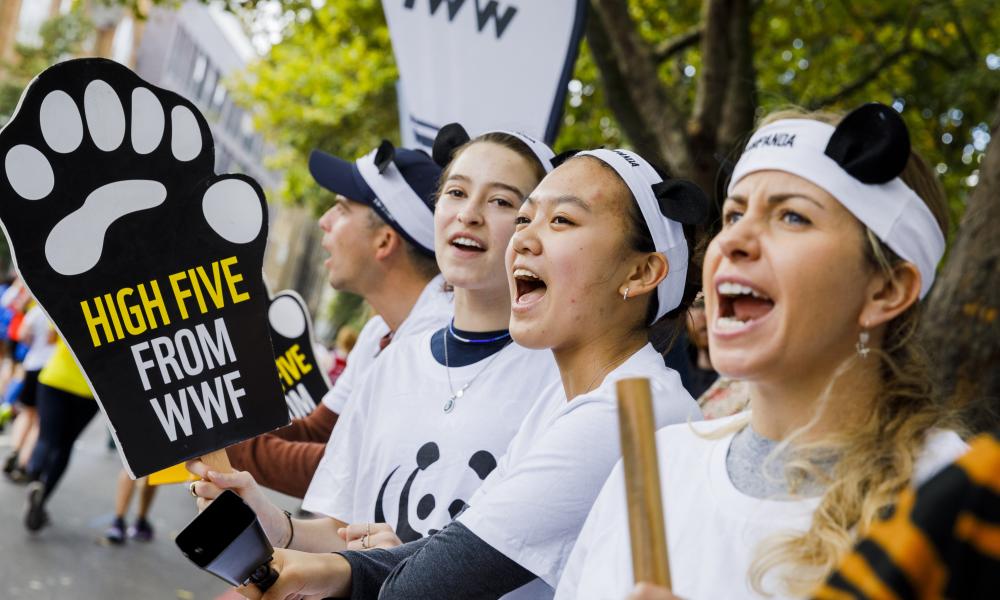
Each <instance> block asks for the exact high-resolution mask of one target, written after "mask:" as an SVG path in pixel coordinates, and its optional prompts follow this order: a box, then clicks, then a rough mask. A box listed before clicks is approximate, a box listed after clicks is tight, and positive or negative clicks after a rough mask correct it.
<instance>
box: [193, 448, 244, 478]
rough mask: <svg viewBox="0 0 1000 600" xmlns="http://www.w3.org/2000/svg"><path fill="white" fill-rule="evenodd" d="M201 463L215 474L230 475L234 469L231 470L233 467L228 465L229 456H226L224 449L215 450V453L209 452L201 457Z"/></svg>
mask: <svg viewBox="0 0 1000 600" xmlns="http://www.w3.org/2000/svg"><path fill="white" fill-rule="evenodd" d="M201 462H203V463H205V464H206V465H208V468H209V469H211V470H213V471H215V472H217V473H232V472H233V471H235V470H236V469H233V465H231V464H230V463H229V455H228V454H226V449H225V448H223V449H222V450H216V451H215V452H209V453H208V454H206V455H204V456H202V457H201Z"/></svg>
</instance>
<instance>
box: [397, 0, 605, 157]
mask: <svg viewBox="0 0 1000 600" xmlns="http://www.w3.org/2000/svg"><path fill="white" fill-rule="evenodd" d="M382 6H383V8H384V9H385V18H386V21H387V22H388V24H389V33H390V35H391V36H392V47H393V51H394V53H395V56H396V64H397V65H398V67H399V76H400V83H401V85H400V86H399V88H398V90H399V92H400V93H399V102H400V118H401V121H400V130H401V132H402V139H403V145H404V146H407V147H411V148H424V149H426V150H428V151H429V150H430V147H431V145H432V144H433V142H434V136H435V134H436V133H437V130H438V128H440V127H441V126H443V125H445V124H447V123H452V122H456V121H457V122H459V123H461V124H462V125H463V126H464V127H465V128H466V130H467V131H469V133H471V134H473V135H476V134H479V133H482V132H484V131H487V130H493V129H513V130H517V131H520V132H523V133H526V134H528V135H531V136H535V137H539V138H542V139H544V140H545V141H546V142H549V143H551V142H552V141H553V140H554V138H555V136H556V133H557V131H558V129H559V121H560V118H561V115H562V107H563V101H564V100H565V96H566V84H567V83H568V81H569V78H570V75H571V74H572V72H573V63H574V62H575V61H576V56H577V51H578V49H579V45H580V37H581V35H582V33H583V24H584V16H585V11H586V0H382Z"/></svg>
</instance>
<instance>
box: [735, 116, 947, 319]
mask: <svg viewBox="0 0 1000 600" xmlns="http://www.w3.org/2000/svg"><path fill="white" fill-rule="evenodd" d="M835 130H836V128H835V127H834V126H833V125H830V124H827V123H821V122H819V121H814V120H811V119H783V120H781V121H775V122H774V123H771V124H769V125H765V126H764V127H761V128H760V129H758V130H757V132H756V133H754V134H753V136H752V137H751V138H750V141H749V142H748V143H747V146H746V149H745V150H744V151H743V155H742V156H741V157H740V160H739V162H737V163H736V168H735V169H734V170H733V177H732V179H731V180H730V182H729V193H730V194H732V193H733V188H734V187H736V184H737V183H738V182H739V181H740V180H741V179H742V178H743V177H745V176H746V175H749V174H750V173H753V172H755V171H765V170H776V171H785V172H787V173H791V174H793V175H797V176H799V177H801V178H803V179H806V180H808V181H811V182H812V183H814V184H816V185H818V186H819V187H821V188H823V189H824V190H826V191H827V192H829V193H830V195H831V196H833V197H834V198H836V199H837V201H838V202H840V203H841V204H842V205H844V207H845V208H846V209H847V210H849V211H850V212H851V214H853V215H854V216H855V217H857V219H858V220H859V221H861V222H862V223H864V224H865V225H866V226H867V227H868V229H870V230H871V231H872V232H873V233H874V234H875V235H876V236H878V238H879V239H880V240H882V241H883V242H885V244H886V245H887V246H889V247H890V248H892V250H893V251H894V252H895V253H896V254H898V255H899V256H900V257H901V258H902V259H903V260H906V261H909V262H911V263H913V264H914V265H916V267H917V270H918V271H920V279H921V282H920V298H921V299H922V298H923V297H924V296H926V295H927V292H928V291H929V290H930V289H931V284H933V283H934V271H935V269H936V267H937V263H938V262H939V261H940V260H941V257H942V256H943V255H944V248H945V240H944V234H943V233H942V232H941V228H940V227H939V226H938V223H937V220H936V219H935V218H934V215H933V214H931V211H930V209H929V208H927V205H926V204H925V203H924V201H923V200H921V199H920V197H919V196H917V194H916V193H915V192H914V191H913V190H911V189H910V188H909V187H908V186H907V185H906V184H905V183H903V181H902V180H901V179H900V178H899V177H896V178H895V179H892V180H891V181H889V182H887V183H881V184H868V183H863V182H861V181H859V180H858V179H855V178H854V176H852V175H851V174H850V173H848V172H847V171H845V170H844V168H843V167H842V166H841V165H840V164H838V163H837V161H835V160H834V159H832V158H830V157H829V156H828V155H827V154H826V148H827V144H828V143H829V142H830V137H831V136H832V135H833V132H834V131H835Z"/></svg>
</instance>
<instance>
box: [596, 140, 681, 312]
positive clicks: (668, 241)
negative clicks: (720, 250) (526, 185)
mask: <svg viewBox="0 0 1000 600" xmlns="http://www.w3.org/2000/svg"><path fill="white" fill-rule="evenodd" d="M577 156H593V157H594V158H596V159H599V160H601V161H603V162H604V163H607V164H608V165H610V166H611V168H612V169H614V170H615V172H616V173H618V175H619V176H620V177H621V178H622V180H623V181H624V182H625V185H627V186H628V189H629V190H631V191H632V195H633V196H635V201H636V202H637V203H638V204H639V210H640V211H641V212H642V217H643V219H644V220H645V221H646V227H648V228H649V233H650V234H651V235H652V236H653V247H654V248H656V251H657V252H662V253H663V254H664V255H665V256H666V258H667V263H668V264H669V269H670V270H669V271H668V272H667V276H666V277H665V278H664V279H663V281H661V282H660V285H658V286H657V287H656V298H657V300H658V302H659V306H658V310H657V311H656V317H655V318H653V322H656V321H658V320H659V319H660V317H662V316H663V315H665V314H667V313H668V312H670V311H672V310H673V309H675V308H677V307H678V306H680V303H681V298H682V297H683V296H684V284H685V281H686V279H687V265H688V247H687V240H686V239H685V237H684V228H683V227H682V226H681V224H680V223H678V222H677V221H674V220H672V219H668V218H667V217H665V216H663V213H662V212H660V203H659V202H658V201H657V200H656V196H655V195H654V194H653V185H655V184H657V183H660V182H661V181H663V178H662V177H660V175H659V174H658V173H657V172H656V171H655V170H654V169H653V167H652V166H650V164H649V163H648V162H646V160H645V159H644V158H642V157H641V156H639V155H638V154H635V153H634V152H629V151H628V150H620V149H619V150H603V149H601V150H587V151H586V152H580V153H579V154H578V155H577Z"/></svg>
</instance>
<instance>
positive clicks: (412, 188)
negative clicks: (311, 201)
mask: <svg viewBox="0 0 1000 600" xmlns="http://www.w3.org/2000/svg"><path fill="white" fill-rule="evenodd" d="M309 172H310V173H312V176H313V179H315V180H316V183H318V184H320V185H321V186H323V187H324V188H326V189H328V190H330V191H331V192H333V193H335V194H340V195H341V196H344V197H345V198H348V199H350V200H353V201H355V202H360V203H361V204H365V205H367V206H370V207H371V208H372V209H373V210H374V211H375V213H376V214H378V216H379V217H381V218H382V220H383V221H385V222H386V223H388V224H389V225H390V226H391V227H392V228H393V229H395V230H396V231H398V232H399V234H400V235H402V236H403V238H404V239H406V240H407V241H408V242H410V243H411V244H413V245H414V246H416V247H417V248H418V249H419V250H421V251H422V252H423V253H425V254H427V255H430V256H433V255H434V209H433V206H434V196H435V194H436V193H437V187H438V180H439V179H440V177H441V167H439V166H438V165H437V163H435V162H434V161H433V160H432V159H431V157H430V156H428V155H427V154H426V153H425V152H422V151H420V150H410V149H407V148H395V147H393V145H392V144H391V143H390V142H389V141H388V140H383V141H382V143H381V144H380V145H379V147H378V148H376V149H374V150H372V151H371V152H369V153H368V154H366V155H364V156H362V157H361V158H359V159H358V160H356V161H354V162H348V161H346V160H343V159H341V158H338V157H336V156H333V155H330V154H327V153H326V152H323V151H321V150H313V151H312V153H311V154H310V155H309Z"/></svg>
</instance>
